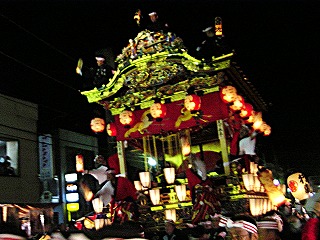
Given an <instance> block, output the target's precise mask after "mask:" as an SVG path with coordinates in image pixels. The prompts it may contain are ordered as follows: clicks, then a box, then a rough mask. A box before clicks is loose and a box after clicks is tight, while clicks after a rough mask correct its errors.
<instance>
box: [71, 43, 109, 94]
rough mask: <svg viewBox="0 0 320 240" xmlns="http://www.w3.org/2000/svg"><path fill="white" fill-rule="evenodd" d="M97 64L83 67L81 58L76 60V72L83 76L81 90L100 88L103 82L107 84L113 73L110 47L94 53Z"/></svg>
mask: <svg viewBox="0 0 320 240" xmlns="http://www.w3.org/2000/svg"><path fill="white" fill-rule="evenodd" d="M95 59H96V63H97V66H96V67H95V68H93V67H90V68H88V67H83V60H82V59H81V58H80V59H79V60H78V65H77V68H76V73H77V74H79V75H80V76H82V77H83V79H82V86H81V88H82V89H81V90H91V89H93V88H100V87H102V85H104V84H108V82H109V80H110V79H111V78H112V76H113V73H114V71H115V70H114V68H115V66H114V59H113V57H112V51H111V49H103V50H99V51H97V52H96V53H95Z"/></svg>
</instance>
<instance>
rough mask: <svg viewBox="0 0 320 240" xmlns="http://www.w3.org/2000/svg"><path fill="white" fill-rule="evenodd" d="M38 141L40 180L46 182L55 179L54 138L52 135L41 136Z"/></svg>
mask: <svg viewBox="0 0 320 240" xmlns="http://www.w3.org/2000/svg"><path fill="white" fill-rule="evenodd" d="M38 141H39V166H40V167H39V168H40V180H41V181H46V180H49V179H52V178H53V169H52V136H51V135H50V134H44V135H41V136H39V137H38Z"/></svg>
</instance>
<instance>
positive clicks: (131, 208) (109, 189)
mask: <svg viewBox="0 0 320 240" xmlns="http://www.w3.org/2000/svg"><path fill="white" fill-rule="evenodd" d="M106 175H107V180H108V182H107V183H106V184H105V185H104V186H103V187H102V188H101V189H100V190H99V191H98V192H97V194H96V196H95V197H102V201H103V203H104V206H106V205H108V204H110V205H111V206H110V209H111V215H113V222H120V223H123V222H125V221H128V220H136V219H137V217H138V209H137V203H136V201H137V200H138V195H139V192H138V191H137V190H136V188H135V186H134V184H133V183H132V182H131V181H130V180H129V179H128V178H126V177H120V176H116V171H115V170H114V169H112V168H109V169H108V170H107V171H106Z"/></svg>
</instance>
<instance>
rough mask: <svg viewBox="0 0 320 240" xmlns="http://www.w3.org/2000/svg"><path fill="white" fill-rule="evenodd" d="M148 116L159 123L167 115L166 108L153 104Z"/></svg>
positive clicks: (162, 105)
mask: <svg viewBox="0 0 320 240" xmlns="http://www.w3.org/2000/svg"><path fill="white" fill-rule="evenodd" d="M150 114H151V116H152V117H153V118H155V119H156V120H157V121H161V120H162V119H163V118H164V117H165V116H166V114H167V108H166V106H165V105H164V104H161V103H159V102H155V103H154V104H152V105H151V107H150Z"/></svg>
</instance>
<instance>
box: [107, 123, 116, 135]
mask: <svg viewBox="0 0 320 240" xmlns="http://www.w3.org/2000/svg"><path fill="white" fill-rule="evenodd" d="M107 133H108V135H109V136H110V137H115V136H117V128H116V124H115V123H109V124H108V125H107Z"/></svg>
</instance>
